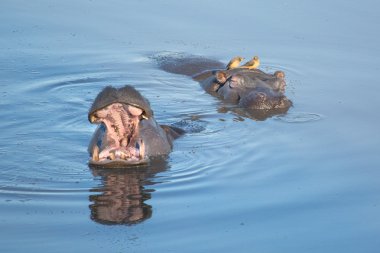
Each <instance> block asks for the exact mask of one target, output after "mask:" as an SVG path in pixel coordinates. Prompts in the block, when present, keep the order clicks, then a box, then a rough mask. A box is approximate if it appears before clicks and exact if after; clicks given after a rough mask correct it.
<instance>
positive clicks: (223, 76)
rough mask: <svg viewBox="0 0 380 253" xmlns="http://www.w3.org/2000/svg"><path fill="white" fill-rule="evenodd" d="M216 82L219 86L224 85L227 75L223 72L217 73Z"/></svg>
mask: <svg viewBox="0 0 380 253" xmlns="http://www.w3.org/2000/svg"><path fill="white" fill-rule="evenodd" d="M215 78H216V81H218V83H220V84H224V83H225V82H226V81H227V73H226V72H225V71H218V72H216V74H215Z"/></svg>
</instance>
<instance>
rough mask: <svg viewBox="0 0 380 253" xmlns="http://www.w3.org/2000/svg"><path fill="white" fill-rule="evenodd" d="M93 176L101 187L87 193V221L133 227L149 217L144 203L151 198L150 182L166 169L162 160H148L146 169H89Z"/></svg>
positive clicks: (163, 159)
mask: <svg viewBox="0 0 380 253" xmlns="http://www.w3.org/2000/svg"><path fill="white" fill-rule="evenodd" d="M90 168H91V170H92V172H93V174H94V176H100V177H101V179H102V182H103V185H102V186H100V187H97V188H94V189H92V190H91V192H93V193H96V194H94V195H90V201H91V202H92V204H91V205H90V209H91V219H92V220H94V221H96V222H98V223H101V224H107V225H115V224H127V225H133V224H137V223H140V222H143V221H144V220H146V219H149V218H150V217H151V216H152V206H150V205H148V204H146V203H145V201H146V200H148V199H150V198H151V192H153V191H154V190H153V189H146V188H145V186H146V185H153V184H156V183H157V182H152V181H151V179H152V178H153V177H154V176H155V175H156V174H157V173H159V172H162V171H164V170H166V169H167V162H166V159H165V158H164V157H162V158H156V159H153V160H151V163H150V164H149V165H147V166H136V167H133V168H113V169H110V168H107V169H105V168H100V167H93V166H90Z"/></svg>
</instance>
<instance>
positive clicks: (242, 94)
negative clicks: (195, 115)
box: [215, 69, 291, 110]
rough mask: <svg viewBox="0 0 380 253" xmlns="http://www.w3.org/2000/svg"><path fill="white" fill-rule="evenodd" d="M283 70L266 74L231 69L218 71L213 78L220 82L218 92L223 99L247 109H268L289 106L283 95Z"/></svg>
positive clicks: (256, 71)
mask: <svg viewBox="0 0 380 253" xmlns="http://www.w3.org/2000/svg"><path fill="white" fill-rule="evenodd" d="M284 77H285V75H284V72H282V71H277V72H275V73H274V74H272V75H270V74H266V73H263V72H261V71H259V70H245V69H233V70H232V71H219V72H217V73H216V74H215V79H216V81H217V82H218V83H220V84H221V85H220V87H219V89H218V91H217V92H218V94H219V96H221V97H222V98H223V100H225V101H228V102H233V103H236V104H238V105H239V106H241V107H243V108H247V109H255V110H260V109H263V110H270V109H278V108H289V107H290V106H291V101H290V100H289V99H287V98H286V96H285V95H284V93H285V87H286V83H285V80H284Z"/></svg>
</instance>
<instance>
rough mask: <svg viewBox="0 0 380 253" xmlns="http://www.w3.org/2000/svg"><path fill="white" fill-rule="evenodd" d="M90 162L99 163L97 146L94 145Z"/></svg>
mask: <svg viewBox="0 0 380 253" xmlns="http://www.w3.org/2000/svg"><path fill="white" fill-rule="evenodd" d="M92 160H94V161H96V162H97V161H99V147H98V145H95V147H94V149H93V150H92Z"/></svg>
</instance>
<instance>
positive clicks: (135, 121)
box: [88, 85, 184, 167]
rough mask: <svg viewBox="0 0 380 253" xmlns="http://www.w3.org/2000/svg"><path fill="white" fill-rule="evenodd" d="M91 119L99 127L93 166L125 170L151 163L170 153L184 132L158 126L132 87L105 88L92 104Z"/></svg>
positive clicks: (94, 139)
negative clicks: (156, 158) (126, 167)
mask: <svg viewBox="0 0 380 253" xmlns="http://www.w3.org/2000/svg"><path fill="white" fill-rule="evenodd" d="M88 119H89V121H90V122H91V123H95V124H99V126H98V128H97V129H96V131H95V133H94V135H93V137H92V139H91V141H90V144H89V146H88V152H89V153H90V156H91V158H90V161H89V163H90V165H95V166H102V167H125V166H131V165H141V164H145V163H148V161H149V157H152V156H160V155H165V154H168V153H169V152H170V151H171V149H172V143H173V140H174V139H175V138H177V137H179V136H180V135H182V134H183V133H184V132H183V131H182V130H181V129H178V128H174V127H170V126H165V125H158V124H157V122H156V120H155V119H154V117H153V111H152V109H151V108H150V104H149V102H148V100H147V99H146V98H144V97H143V96H142V95H141V94H140V93H139V92H138V91H137V90H136V89H134V88H133V87H132V86H128V85H126V86H124V87H122V88H114V87H112V86H108V87H106V88H104V89H103V90H102V91H101V92H100V93H99V94H98V96H97V97H96V99H95V101H94V102H93V104H92V106H91V108H90V110H89V113H88Z"/></svg>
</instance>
